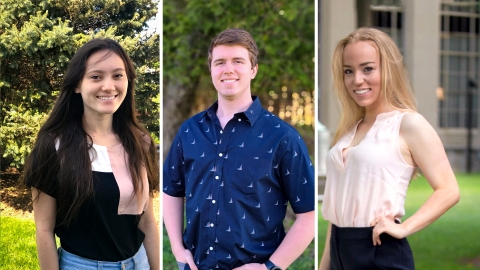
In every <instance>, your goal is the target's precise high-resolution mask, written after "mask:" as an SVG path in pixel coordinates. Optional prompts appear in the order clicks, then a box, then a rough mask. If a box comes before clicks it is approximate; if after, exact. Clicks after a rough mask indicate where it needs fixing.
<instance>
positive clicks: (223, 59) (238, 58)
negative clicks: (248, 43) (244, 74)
mask: <svg viewBox="0 0 480 270" xmlns="http://www.w3.org/2000/svg"><path fill="white" fill-rule="evenodd" d="M232 60H243V61H246V60H245V58H243V57H234V58H232ZM220 61H225V58H219V59H215V60H214V61H213V63H216V62H220Z"/></svg>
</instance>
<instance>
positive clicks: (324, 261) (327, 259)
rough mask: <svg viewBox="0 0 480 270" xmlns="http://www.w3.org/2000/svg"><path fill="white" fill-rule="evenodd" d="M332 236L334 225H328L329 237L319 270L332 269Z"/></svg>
mask: <svg viewBox="0 0 480 270" xmlns="http://www.w3.org/2000/svg"><path fill="white" fill-rule="evenodd" d="M331 234H332V223H331V222H329V223H328V228H327V237H326V240H325V248H324V249H323V255H322V260H321V261H320V267H319V268H318V269H319V270H329V269H330V237H331Z"/></svg>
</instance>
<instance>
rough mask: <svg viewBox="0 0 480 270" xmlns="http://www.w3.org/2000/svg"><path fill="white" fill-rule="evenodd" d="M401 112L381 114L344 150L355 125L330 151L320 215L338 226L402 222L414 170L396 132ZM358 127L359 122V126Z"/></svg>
mask: <svg viewBox="0 0 480 270" xmlns="http://www.w3.org/2000/svg"><path fill="white" fill-rule="evenodd" d="M404 114H405V112H400V111H392V112H386V113H381V114H379V115H378V116H377V118H376V120H375V123H374V124H373V126H372V127H371V128H370V130H369V131H368V132H367V133H366V135H365V137H364V139H363V140H362V141H361V142H360V143H359V144H358V145H357V146H355V147H351V148H349V149H348V150H346V151H347V153H346V155H345V160H344V159H343V156H342V150H343V149H345V148H348V147H349V146H350V144H351V143H352V140H353V138H354V136H355V133H356V130H357V126H358V123H357V125H355V126H354V127H353V128H352V129H351V130H350V131H349V132H347V133H346V134H345V135H344V136H343V137H342V138H340V140H339V141H338V142H337V143H336V144H335V145H334V146H333V147H332V148H331V149H330V151H329V152H328V155H327V161H326V166H327V182H326V186H325V195H324V200H323V204H322V215H323V217H324V218H325V219H326V220H329V221H331V222H332V223H333V224H335V225H336V226H338V227H369V226H370V222H371V221H372V220H373V219H374V218H375V217H377V216H386V217H389V218H392V219H397V220H400V218H401V217H403V215H404V214H405V208H404V203H405V196H406V193H407V188H408V185H409V183H410V179H411V177H412V175H413V173H414V171H415V167H413V166H411V165H409V164H407V163H406V161H405V160H404V158H403V156H402V154H401V152H400V144H399V132H400V124H401V122H402V119H403V116H404ZM359 123H360V122H359Z"/></svg>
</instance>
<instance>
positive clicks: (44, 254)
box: [36, 228, 59, 270]
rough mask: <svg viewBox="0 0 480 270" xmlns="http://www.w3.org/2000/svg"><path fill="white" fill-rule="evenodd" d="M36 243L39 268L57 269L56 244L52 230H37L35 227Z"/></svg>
mask: <svg viewBox="0 0 480 270" xmlns="http://www.w3.org/2000/svg"><path fill="white" fill-rule="evenodd" d="M36 243H37V252H38V264H39V265H40V269H42V270H43V269H45V270H51V269H53V270H55V269H59V265H58V252H57V244H56V242H55V236H54V234H53V232H47V231H38V228H37V232H36Z"/></svg>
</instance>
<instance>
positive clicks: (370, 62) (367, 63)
mask: <svg viewBox="0 0 480 270" xmlns="http://www.w3.org/2000/svg"><path fill="white" fill-rule="evenodd" d="M369 64H375V62H374V61H368V62H364V63H361V64H360V66H366V65H369ZM343 67H351V66H349V65H343Z"/></svg>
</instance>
